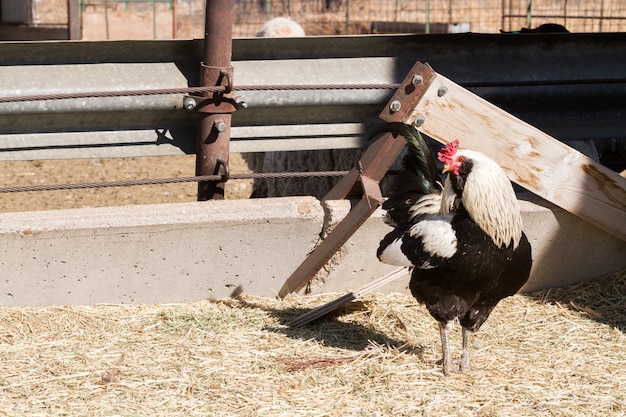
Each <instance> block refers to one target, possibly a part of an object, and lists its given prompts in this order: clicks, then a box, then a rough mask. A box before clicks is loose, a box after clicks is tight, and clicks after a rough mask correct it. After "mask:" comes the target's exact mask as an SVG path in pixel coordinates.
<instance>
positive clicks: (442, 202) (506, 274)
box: [377, 123, 532, 375]
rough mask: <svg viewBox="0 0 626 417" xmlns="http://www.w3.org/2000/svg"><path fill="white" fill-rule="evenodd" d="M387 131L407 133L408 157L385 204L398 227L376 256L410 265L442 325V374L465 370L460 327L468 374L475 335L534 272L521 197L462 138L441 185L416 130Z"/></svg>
mask: <svg viewBox="0 0 626 417" xmlns="http://www.w3.org/2000/svg"><path fill="white" fill-rule="evenodd" d="M381 131H388V132H391V133H393V134H394V136H397V135H401V136H403V137H404V138H405V139H406V141H407V143H408V152H407V154H406V155H405V156H404V158H403V161H402V166H403V168H402V171H401V172H400V173H399V174H398V176H397V177H396V182H395V189H394V190H393V191H392V196H391V197H390V198H389V199H388V200H387V201H385V203H384V204H383V206H382V208H383V209H384V210H386V222H387V223H388V224H390V225H392V226H393V227H394V230H393V231H391V232H390V233H388V234H387V235H386V236H385V237H384V238H383V240H382V241H381V242H380V246H379V248H378V251H377V255H378V258H379V259H380V260H381V261H382V262H384V263H388V264H392V265H398V266H406V267H409V268H412V272H411V280H410V284H409V288H410V290H411V293H412V294H413V296H414V297H415V298H416V300H417V301H418V302H420V303H423V304H425V305H426V308H427V309H428V311H429V313H430V314H431V315H432V317H433V318H435V320H437V322H438V323H439V331H440V336H441V344H442V360H441V362H442V366H443V373H444V375H449V374H451V373H452V372H456V371H458V370H459V368H458V366H456V367H455V369H453V363H452V361H451V355H450V344H449V332H450V330H451V328H452V326H453V325H454V323H455V322H456V321H459V322H460V324H461V327H462V337H463V347H462V358H461V363H460V371H461V372H465V371H467V370H469V369H470V339H471V335H472V334H473V333H474V332H476V331H477V330H478V329H479V328H480V327H481V326H482V324H483V323H484V322H485V321H486V320H487V318H488V317H489V315H490V314H491V312H492V311H493V309H494V308H495V306H496V305H497V304H498V302H499V301H500V300H502V299H503V298H506V297H508V296H511V295H513V294H515V293H517V291H518V290H519V289H520V288H521V287H522V286H523V285H524V283H525V282H526V281H527V280H528V276H529V273H530V267H531V265H532V258H531V247H530V243H529V242H528V239H527V238H526V235H525V234H524V232H523V231H522V218H521V215H520V209H519V206H518V202H517V199H516V196H515V192H514V191H513V187H512V185H511V182H510V181H509V179H508V178H507V176H506V174H505V173H504V171H503V170H502V168H500V166H499V165H498V164H497V163H496V162H494V161H493V160H491V159H490V158H488V157H487V156H485V155H483V154H481V153H479V152H474V151H471V150H465V149H459V147H458V141H454V142H451V143H449V144H448V145H447V146H446V147H445V148H443V149H442V150H441V151H440V152H439V154H438V158H439V161H441V162H442V163H443V165H444V169H443V173H446V172H448V173H449V174H448V176H447V177H446V179H445V181H444V183H443V185H442V184H441V183H440V178H439V172H438V170H437V166H436V161H435V159H434V156H433V152H432V151H431V149H430V148H429V146H428V144H427V143H426V142H425V141H424V139H423V138H422V137H421V135H420V134H419V132H418V131H417V130H415V129H414V128H413V127H412V126H409V125H407V124H404V123H389V124H386V125H384V126H383V127H382V128H380V129H379V130H378V132H381Z"/></svg>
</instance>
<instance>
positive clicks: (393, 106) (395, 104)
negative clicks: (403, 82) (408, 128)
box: [389, 100, 402, 113]
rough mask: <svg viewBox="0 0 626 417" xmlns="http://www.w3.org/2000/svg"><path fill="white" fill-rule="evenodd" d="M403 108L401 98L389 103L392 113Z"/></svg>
mask: <svg viewBox="0 0 626 417" xmlns="http://www.w3.org/2000/svg"><path fill="white" fill-rule="evenodd" d="M401 108H402V103H400V101H399V100H394V101H392V102H391V103H390V104H389V110H391V112H392V113H395V112H397V111H399V110H400V109H401Z"/></svg>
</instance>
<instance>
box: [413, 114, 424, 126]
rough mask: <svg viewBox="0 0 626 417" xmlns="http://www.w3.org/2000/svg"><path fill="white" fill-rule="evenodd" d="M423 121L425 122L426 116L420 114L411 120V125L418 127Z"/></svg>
mask: <svg viewBox="0 0 626 417" xmlns="http://www.w3.org/2000/svg"><path fill="white" fill-rule="evenodd" d="M424 122H426V118H425V117H424V116H422V115H419V116H417V117H416V118H415V120H414V121H413V125H414V126H415V127H420V126H421V125H423V124H424Z"/></svg>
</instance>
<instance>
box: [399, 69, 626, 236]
mask: <svg viewBox="0 0 626 417" xmlns="http://www.w3.org/2000/svg"><path fill="white" fill-rule="evenodd" d="M418 116H423V117H425V120H426V121H425V122H424V124H423V125H421V126H420V128H419V129H420V130H421V131H422V132H424V133H425V134H427V135H429V136H431V137H433V138H434V139H436V140H438V141H440V142H442V143H448V142H451V141H453V140H455V139H458V140H459V142H460V146H461V147H462V148H468V149H473V150H476V151H479V152H482V153H484V154H486V155H488V156H489V157H491V158H492V159H494V160H495V161H497V162H498V163H499V164H500V165H501V166H502V168H503V169H504V170H505V171H506V172H507V174H508V176H509V178H510V179H511V180H512V181H514V182H516V183H517V184H519V185H521V186H523V187H525V188H527V189H528V190H530V191H532V192H533V193H535V194H537V195H539V196H541V197H542V198H544V199H546V200H548V201H550V202H551V203H553V204H556V205H557V206H559V207H561V208H563V209H565V210H567V211H569V212H571V213H573V214H575V215H577V216H579V217H580V218H582V219H584V220H586V221H588V222H590V223H592V224H594V225H596V226H597V227H600V228H602V229H604V230H605V231H607V232H609V233H611V234H613V235H615V236H617V237H619V238H620V239H622V240H625V241H626V178H623V177H621V176H619V175H618V174H617V173H615V172H613V171H611V170H610V169H608V168H606V167H604V166H602V165H600V164H598V163H596V162H594V161H593V160H591V159H590V158H588V157H586V156H585V155H583V154H581V153H580V152H578V151H576V150H575V149H572V148H570V147H569V146H567V145H565V144H563V143H562V142H559V141H558V140H556V139H554V138H552V137H551V136H549V135H547V134H545V133H544V132H542V131H540V130H539V129H537V128H535V127H533V126H531V125H529V124H528V123H526V122H524V121H522V120H520V119H517V118H516V117H514V116H512V115H511V114H509V113H507V112H505V111H504V110H502V109H500V108H498V107H496V106H494V105H493V104H491V103H489V102H487V101H485V100H484V99H482V98H480V97H478V96H477V95H475V94H473V93H471V92H470V91H468V90H466V89H464V88H462V87H461V86H459V85H457V84H455V83H454V82H452V81H450V80H449V79H447V78H445V77H443V76H442V75H440V74H437V75H436V78H435V79H434V81H433V82H432V84H431V85H430V86H429V88H428V90H427V91H426V92H425V93H424V95H423V97H422V98H421V99H420V101H419V102H418V103H417V105H416V107H415V109H414V111H413V112H412V113H411V114H410V116H409V117H408V118H407V119H406V120H404V122H405V123H413V121H414V120H415V119H416V118H417V117H418Z"/></svg>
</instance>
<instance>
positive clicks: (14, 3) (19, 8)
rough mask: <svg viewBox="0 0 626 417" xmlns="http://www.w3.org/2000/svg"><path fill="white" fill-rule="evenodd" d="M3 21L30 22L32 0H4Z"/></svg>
mask: <svg viewBox="0 0 626 417" xmlns="http://www.w3.org/2000/svg"><path fill="white" fill-rule="evenodd" d="M1 4H2V23H30V8H31V0H2V2H1Z"/></svg>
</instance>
